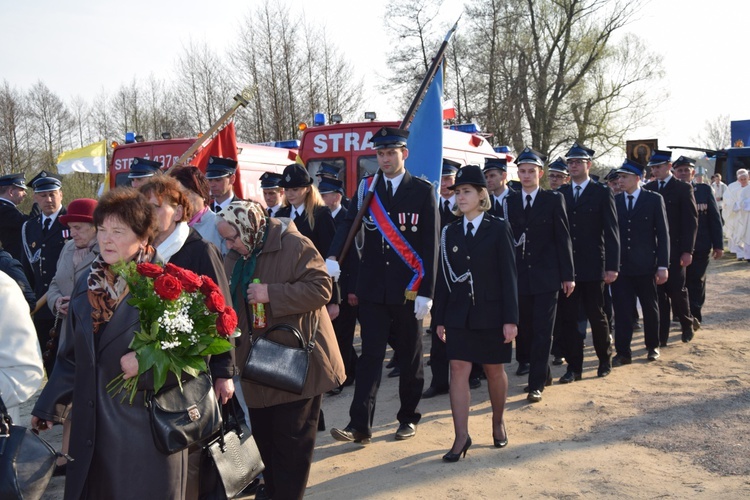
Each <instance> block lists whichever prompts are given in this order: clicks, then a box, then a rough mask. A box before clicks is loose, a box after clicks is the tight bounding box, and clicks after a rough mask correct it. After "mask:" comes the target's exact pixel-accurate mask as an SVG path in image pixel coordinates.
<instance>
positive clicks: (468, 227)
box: [466, 222, 474, 243]
mask: <svg viewBox="0 0 750 500" xmlns="http://www.w3.org/2000/svg"><path fill="white" fill-rule="evenodd" d="M472 231H474V224H472V223H471V222H469V223H468V224H466V242H467V243H471V242H472V241H474V233H473V232H472Z"/></svg>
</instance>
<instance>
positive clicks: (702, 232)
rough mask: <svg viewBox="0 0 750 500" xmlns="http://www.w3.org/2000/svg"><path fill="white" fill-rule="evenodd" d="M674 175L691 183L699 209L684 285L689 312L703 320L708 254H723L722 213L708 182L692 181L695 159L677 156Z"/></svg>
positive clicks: (716, 257)
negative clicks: (686, 291) (690, 260)
mask: <svg viewBox="0 0 750 500" xmlns="http://www.w3.org/2000/svg"><path fill="white" fill-rule="evenodd" d="M674 175H675V177H677V178H678V179H680V180H681V181H682V182H686V183H688V184H690V185H691V186H693V194H694V196H695V205H696V207H697V209H698V233H697V235H696V237H695V251H694V252H693V263H692V264H690V265H689V266H688V267H687V269H686V270H685V285H686V287H687V290H688V298H689V300H690V314H692V315H693V317H694V318H695V319H697V320H698V321H700V322H703V314H702V312H701V310H702V309H703V303H704V302H706V269H708V261H709V258H710V257H711V256H713V258H714V259H720V258H721V256H722V255H724V233H723V230H722V222H721V213H720V212H719V207H718V204H717V203H716V197H715V196H714V192H713V191H712V190H711V187H710V186H709V185H708V184H700V183H696V182H694V181H693V178H694V177H695V160H693V159H692V158H687V157H685V156H680V157H679V158H677V161H675V162H674Z"/></svg>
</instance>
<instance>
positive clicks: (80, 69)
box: [0, 0, 750, 146]
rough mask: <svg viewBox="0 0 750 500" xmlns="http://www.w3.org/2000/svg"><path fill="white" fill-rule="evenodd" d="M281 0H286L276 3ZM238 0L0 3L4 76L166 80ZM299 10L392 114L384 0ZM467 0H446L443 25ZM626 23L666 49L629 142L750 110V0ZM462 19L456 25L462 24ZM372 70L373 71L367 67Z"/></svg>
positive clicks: (679, 4)
mask: <svg viewBox="0 0 750 500" xmlns="http://www.w3.org/2000/svg"><path fill="white" fill-rule="evenodd" d="M279 1H282V0H279ZM256 3H257V2H252V1H247V0H245V1H240V0H212V1H205V0H203V1H198V0H181V1H172V0H129V1H125V2H112V1H110V0H65V1H64V2H61V1H59V0H58V1H51V0H29V1H18V0H0V19H2V26H1V27H0V46H2V47H3V50H2V51H0V80H7V81H8V82H9V83H10V84H11V85H12V86H15V87H17V88H19V89H23V90H28V89H29V88H30V87H31V86H32V85H33V84H34V83H35V82H36V81H38V80H41V81H43V82H44V83H45V84H46V85H47V86H48V87H49V88H50V89H51V90H52V91H54V92H56V93H57V94H58V95H60V96H61V97H62V98H64V99H68V100H69V99H70V98H72V97H73V96H76V95H80V96H82V97H84V98H86V99H88V100H89V101H91V100H92V99H93V97H94V96H95V95H96V94H98V93H100V92H101V91H102V90H106V91H107V92H108V93H113V92H114V91H115V90H116V89H117V88H118V87H119V86H120V85H121V84H123V83H127V82H130V81H132V78H133V77H134V76H135V75H144V76H145V77H147V76H148V75H149V74H154V75H156V76H157V77H162V78H168V77H170V75H171V73H172V71H173V68H174V65H175V61H176V59H177V57H178V55H179V54H180V53H181V51H182V46H183V44H185V43H186V42H187V41H188V40H189V39H190V38H191V37H192V38H193V39H195V40H198V41H200V40H206V41H208V42H209V44H210V45H211V46H212V47H213V48H214V49H215V50H216V51H217V52H219V53H222V52H223V51H224V50H225V49H226V48H227V47H229V46H230V45H231V43H232V37H233V36H234V35H235V34H236V33H237V32H238V26H239V24H240V22H241V20H242V19H243V18H244V16H245V14H246V13H247V11H248V9H249V8H251V6H252V5H254V4H256ZM290 3H291V5H292V8H293V9H294V10H295V11H296V12H300V13H304V15H305V16H306V18H307V19H308V20H310V21H313V22H315V23H319V24H321V25H324V26H325V27H326V29H327V30H328V32H329V33H331V34H332V36H331V37H330V38H331V39H332V40H335V41H336V42H337V43H338V44H339V46H340V47H341V48H342V50H344V52H345V54H346V55H347V56H348V57H349V59H350V60H351V61H352V62H353V63H354V65H355V68H356V70H357V71H358V72H359V73H360V74H361V75H365V76H366V77H367V79H366V87H365V89H364V92H365V94H366V95H365V102H366V103H367V108H368V109H371V110H373V111H376V112H378V117H379V118H382V119H397V118H400V117H399V116H397V114H396V112H395V111H394V109H393V108H392V107H391V106H390V99H388V97H387V96H380V95H379V94H378V92H377V90H376V88H377V85H378V83H379V78H378V75H380V76H382V75H386V74H387V66H386V57H385V55H386V53H387V51H388V48H389V40H388V38H387V37H386V34H385V28H384V26H383V22H382V16H383V12H384V3H383V2H361V1H358V0H308V1H304V0H290ZM462 5H463V1H462V0H445V2H444V5H443V9H442V10H441V14H442V17H443V19H444V20H445V22H446V24H447V23H448V22H453V21H455V19H456V18H457V17H458V14H459V13H460V11H461V6H462ZM638 17H639V19H638V20H637V21H635V22H634V23H632V24H631V25H630V26H628V28H627V30H628V31H632V32H634V33H636V34H638V35H639V36H641V37H642V38H644V39H645V40H646V42H647V43H648V46H649V48H650V49H651V50H653V51H656V52H658V53H660V54H662V56H663V57H664V67H665V70H666V77H665V81H664V82H663V83H664V85H665V86H666V88H667V89H668V90H669V94H670V95H669V99H667V101H665V102H664V103H662V104H661V106H660V109H659V110H657V111H656V112H655V113H654V115H653V120H652V121H651V124H650V125H649V126H648V127H644V128H643V129H641V130H638V131H637V132H636V133H635V134H634V136H633V137H632V139H647V138H654V137H655V138H658V139H659V145H660V146H666V145H672V144H681V145H688V144H690V139H691V138H692V137H695V136H696V135H697V134H698V133H699V132H700V131H701V130H702V129H703V125H704V123H705V121H706V120H710V119H713V118H715V117H716V116H718V115H722V114H728V115H730V117H731V119H733V120H741V119H750V98H748V93H750V85H748V83H749V82H750V70H748V69H747V62H746V60H745V57H746V53H747V46H748V38H749V37H748V34H747V33H748V28H747V26H748V23H749V22H750V2H747V1H742V0H681V1H678V0H652V1H651V2H650V3H649V4H648V5H647V6H646V7H645V8H644V9H643V10H642V11H641V12H640V13H639V15H638ZM460 29H461V28H460V26H459V30H460ZM368 75H369V76H368Z"/></svg>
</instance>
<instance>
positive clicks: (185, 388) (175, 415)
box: [146, 372, 221, 455]
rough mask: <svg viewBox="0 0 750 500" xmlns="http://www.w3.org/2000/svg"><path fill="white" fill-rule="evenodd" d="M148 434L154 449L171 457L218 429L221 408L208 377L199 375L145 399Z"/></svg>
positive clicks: (205, 438)
mask: <svg viewBox="0 0 750 500" xmlns="http://www.w3.org/2000/svg"><path fill="white" fill-rule="evenodd" d="M146 405H147V406H148V408H149V414H150V417H151V434H152V435H153V437H154V443H155V444H156V448H157V449H158V450H159V451H161V452H162V453H164V454H167V455H171V454H172V453H177V452H178V451H181V450H184V449H185V448H188V447H189V446H191V445H193V444H199V443H202V442H205V441H207V440H209V439H211V438H212V437H213V436H215V435H216V433H217V432H219V431H220V430H221V409H220V408H219V402H218V401H217V399H216V393H215V392H214V388H213V381H212V380H211V375H209V374H208V373H205V372H204V373H201V374H200V375H199V376H197V377H195V378H192V379H190V380H188V381H186V382H183V383H182V390H180V386H179V385H177V386H174V387H170V388H169V389H166V390H164V389H162V390H160V391H159V392H157V393H156V394H154V393H152V392H150V393H149V394H147V396H146Z"/></svg>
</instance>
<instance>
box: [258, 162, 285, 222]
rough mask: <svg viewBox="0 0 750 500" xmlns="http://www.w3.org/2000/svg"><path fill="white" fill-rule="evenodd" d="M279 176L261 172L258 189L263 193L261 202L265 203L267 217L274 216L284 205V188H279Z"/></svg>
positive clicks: (274, 173)
mask: <svg viewBox="0 0 750 500" xmlns="http://www.w3.org/2000/svg"><path fill="white" fill-rule="evenodd" d="M280 183H281V174H277V173H276V172H263V175H261V176H260V189H261V190H262V191H263V201H265V202H266V213H268V216H269V217H276V214H277V213H278V211H279V210H280V209H281V207H282V206H283V204H284V188H283V187H281V186H279V184H280Z"/></svg>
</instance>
